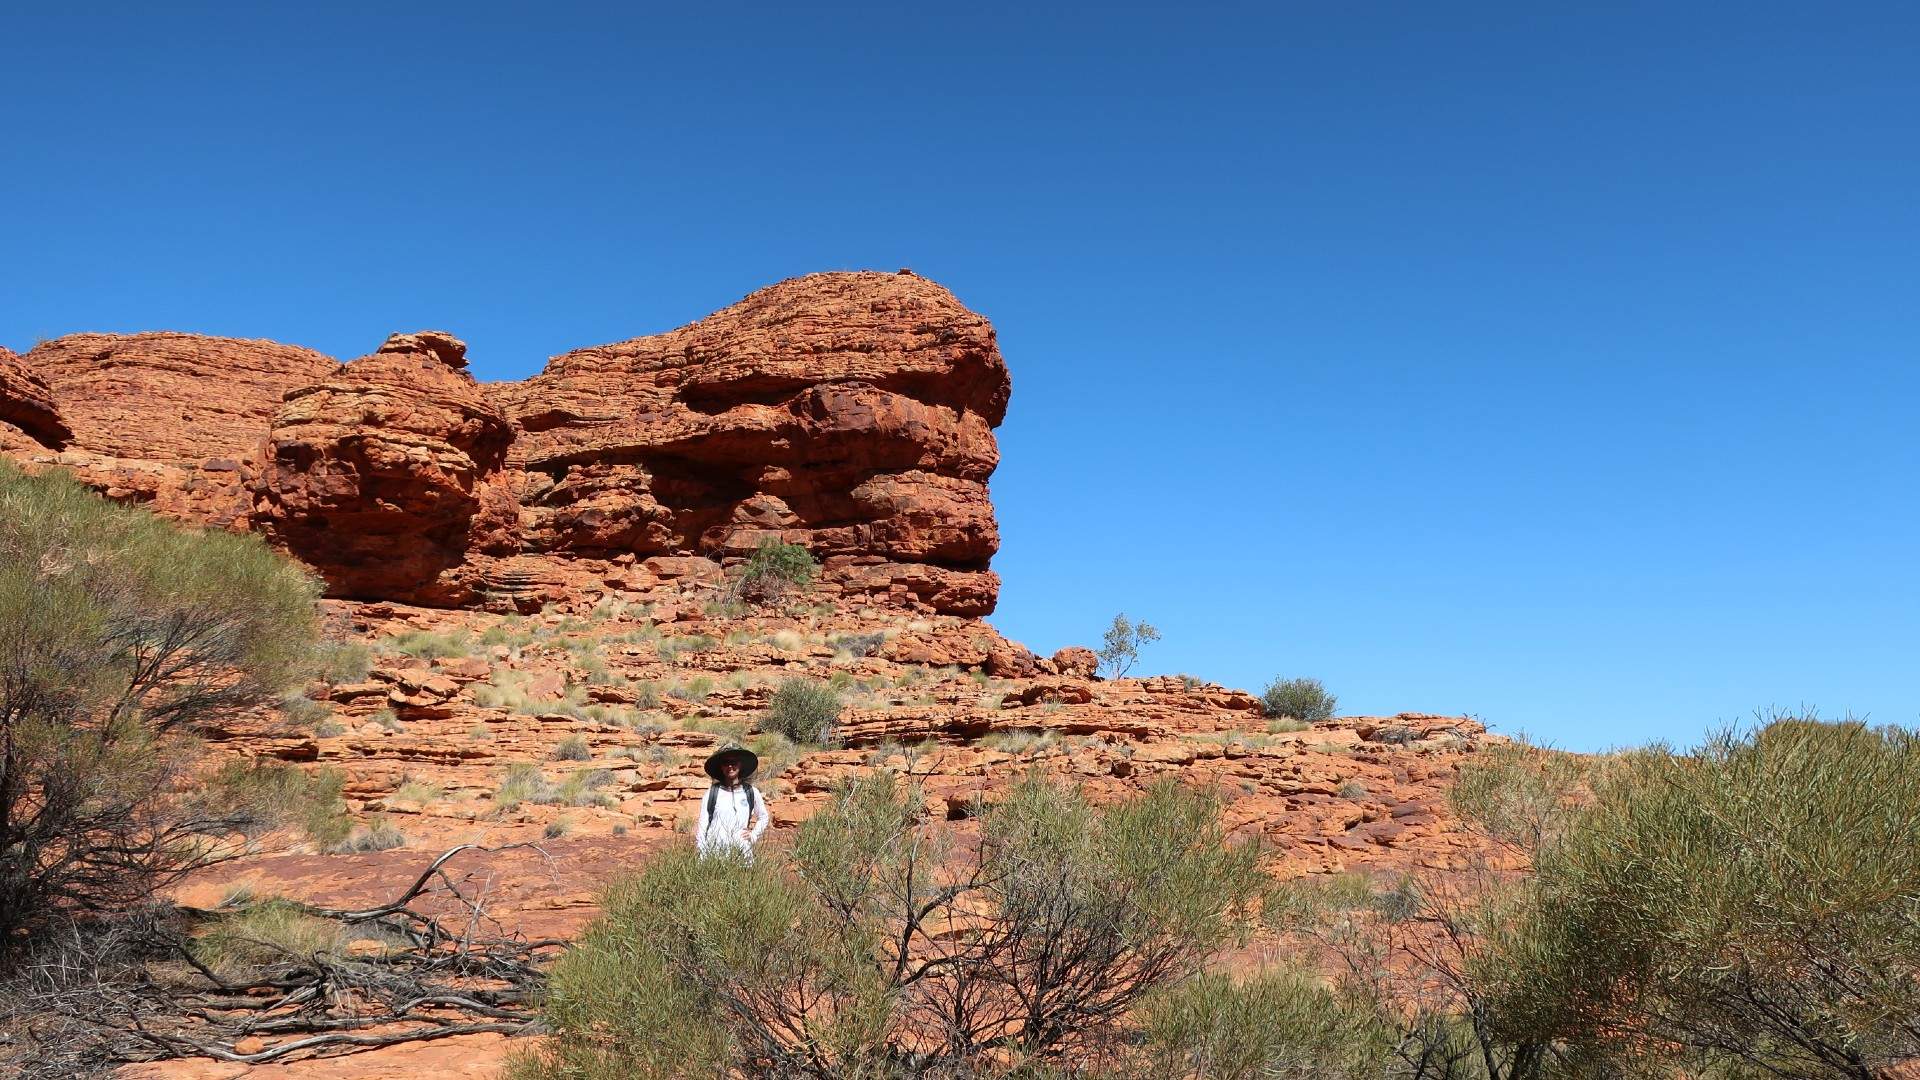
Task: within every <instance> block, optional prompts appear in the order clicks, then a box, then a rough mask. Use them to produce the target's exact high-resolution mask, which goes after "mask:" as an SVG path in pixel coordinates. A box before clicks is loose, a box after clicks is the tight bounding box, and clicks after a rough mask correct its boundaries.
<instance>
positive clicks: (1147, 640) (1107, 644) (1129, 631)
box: [1099, 613, 1160, 679]
mask: <svg viewBox="0 0 1920 1080" xmlns="http://www.w3.org/2000/svg"><path fill="white" fill-rule="evenodd" d="M1159 640H1160V631H1159V630H1156V629H1154V627H1153V624H1152V623H1149V622H1147V621H1146V620H1145V619H1142V620H1140V621H1139V622H1137V623H1136V622H1134V621H1132V620H1130V619H1128V618H1127V617H1126V615H1125V614H1124V613H1123V614H1120V615H1115V616H1114V617H1113V623H1112V624H1111V625H1109V626H1108V627H1107V632H1106V634H1105V635H1104V636H1103V638H1102V644H1101V646H1100V650H1099V655H1100V670H1102V671H1104V672H1106V674H1107V677H1108V678H1110V679H1118V678H1122V677H1124V676H1125V675H1126V673H1127V672H1129V671H1131V670H1133V665H1134V664H1136V663H1138V662H1139V660H1140V647H1141V646H1143V645H1151V644H1153V643H1154V642H1156V641H1159Z"/></svg>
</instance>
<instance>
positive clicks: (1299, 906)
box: [1260, 873, 1374, 930]
mask: <svg viewBox="0 0 1920 1080" xmlns="http://www.w3.org/2000/svg"><path fill="white" fill-rule="evenodd" d="M1373 903H1374V890H1373V882H1372V881H1370V880H1368V878H1367V875H1365V874H1356V873H1343V874H1312V875H1308V876H1306V877H1297V878H1292V879H1289V880H1287V881H1282V882H1278V883H1276V884H1275V885H1273V886H1272V887H1270V888H1269V889H1268V890H1267V892H1266V898H1265V900H1264V902H1263V903H1262V904H1261V907H1260V918H1261V921H1262V922H1265V923H1266V924H1267V925H1268V926H1271V927H1273V928H1274V929H1276V930H1291V929H1295V928H1298V927H1301V926H1307V925H1310V924H1312V923H1315V922H1317V921H1320V920H1323V919H1325V918H1326V917H1328V916H1329V915H1333V914H1336V913H1339V912H1347V911H1358V910H1363V909H1366V908H1369V907H1372V906H1373Z"/></svg>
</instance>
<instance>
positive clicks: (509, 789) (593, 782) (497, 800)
mask: <svg viewBox="0 0 1920 1080" xmlns="http://www.w3.org/2000/svg"><path fill="white" fill-rule="evenodd" d="M612 782H613V774H612V773H610V772H608V771H607V770H605V769H582V770H579V771H577V772H573V773H569V774H568V775H567V777H566V779H564V780H562V781H560V782H559V783H557V784H556V783H554V782H553V781H552V780H549V779H547V776H546V774H545V773H543V772H541V771H540V766H538V765H535V764H533V763H531V762H525V761H519V762H515V763H513V764H512V765H509V766H507V773H506V776H505V777H504V778H503V779H502V780H501V781H500V786H499V787H498V788H496V789H495V790H494V793H493V803H494V807H495V809H497V810H500V811H512V810H514V809H517V808H518V807H519V806H520V804H521V803H523V802H530V803H535V804H537V805H540V806H612V805H613V796H612V795H610V794H608V793H606V792H604V791H602V790H600V789H601V788H603V787H605V786H607V785H608V784H610V783H612Z"/></svg>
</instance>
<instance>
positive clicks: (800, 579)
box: [734, 537, 820, 603]
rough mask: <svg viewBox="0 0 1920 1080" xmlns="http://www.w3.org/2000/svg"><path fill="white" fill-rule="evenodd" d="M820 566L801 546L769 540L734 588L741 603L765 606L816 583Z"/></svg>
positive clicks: (754, 555)
mask: <svg viewBox="0 0 1920 1080" xmlns="http://www.w3.org/2000/svg"><path fill="white" fill-rule="evenodd" d="M819 569H820V564H819V563H817V562H815V561H814V558H813V554H812V553H811V552H809V551H808V550H807V549H806V548H805V547H804V546H803V545H800V544H783V543H781V542H779V541H778V540H775V539H773V538H772V537H768V538H767V539H765V540H762V541H761V542H760V546H759V547H758V548H755V549H754V552H753V554H752V555H749V556H748V557H747V564H746V566H745V567H744V568H743V569H742V570H741V572H740V578H739V580H738V581H737V582H736V583H735V585H734V591H735V594H736V596H737V597H738V598H739V599H742V600H746V601H750V602H754V603H765V602H767V601H771V600H778V599H781V598H783V597H785V596H786V595H787V594H789V593H791V592H793V591H794V590H796V589H802V588H805V587H806V586H807V585H809V584H811V583H812V582H813V578H814V575H815V574H816V573H818V572H819Z"/></svg>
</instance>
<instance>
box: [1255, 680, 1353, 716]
mask: <svg viewBox="0 0 1920 1080" xmlns="http://www.w3.org/2000/svg"><path fill="white" fill-rule="evenodd" d="M1339 704H1340V701H1339V699H1338V698H1336V697H1334V696H1333V695H1332V694H1329V693H1327V688H1326V687H1324V686H1322V685H1320V680H1319V679H1275V680H1273V681H1272V682H1270V683H1268V684H1267V688H1266V689H1265V690H1264V691H1262V692H1261V694H1260V707H1261V708H1262V709H1263V710H1265V712H1266V714H1267V715H1268V716H1269V717H1271V718H1273V719H1275V720H1297V721H1299V722H1301V723H1304V724H1317V723H1319V722H1320V721H1322V720H1327V719H1331V718H1332V716H1333V710H1334V709H1335V708H1336V707H1337V706H1338V705H1339Z"/></svg>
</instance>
